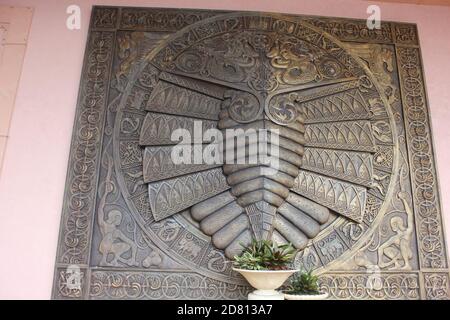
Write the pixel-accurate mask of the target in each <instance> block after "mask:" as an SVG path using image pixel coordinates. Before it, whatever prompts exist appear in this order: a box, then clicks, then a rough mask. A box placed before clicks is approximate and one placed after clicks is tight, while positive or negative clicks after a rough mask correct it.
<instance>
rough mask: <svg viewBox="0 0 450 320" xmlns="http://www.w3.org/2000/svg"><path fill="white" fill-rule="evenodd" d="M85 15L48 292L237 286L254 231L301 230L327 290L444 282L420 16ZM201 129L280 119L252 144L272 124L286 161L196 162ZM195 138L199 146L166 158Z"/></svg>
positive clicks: (305, 255) (114, 293)
mask: <svg viewBox="0 0 450 320" xmlns="http://www.w3.org/2000/svg"><path fill="white" fill-rule="evenodd" d="M91 20H92V23H91V26H90V34H89V39H88V45H87V52H86V61H85V64H84V67H83V75H82V82H81V88H80V98H79V103H78V109H77V113H76V117H77V118H76V123H75V127H74V135H73V137H74V138H73V143H72V149H71V156H70V163H69V171H68V176H67V187H66V193H65V201H64V210H63V217H62V220H61V233H60V244H59V247H58V257H57V265H56V268H55V280H54V287H53V297H54V298H58V299H85V298H87V299H105V298H106V299H180V298H185V299H239V298H242V297H244V296H245V295H246V294H247V291H248V290H249V288H248V287H247V285H246V284H245V283H244V282H243V280H242V278H240V277H239V276H238V275H237V274H236V273H235V272H233V270H232V264H231V263H230V259H231V258H233V256H234V255H235V254H238V253H239V252H240V251H241V250H242V244H244V245H245V244H247V243H249V242H250V241H251V240H252V239H273V240H274V241H276V242H279V243H287V242H291V243H293V245H294V246H295V247H296V248H297V249H299V250H298V253H297V255H296V258H295V261H294V263H293V267H295V268H306V269H308V270H311V269H313V270H315V272H316V273H318V274H319V275H320V283H321V290H322V291H325V292H327V293H328V294H329V296H330V298H332V299H419V298H422V299H445V298H448V294H449V291H450V288H449V283H450V280H449V279H450V278H449V276H448V261H447V255H446V252H447V248H446V245H445V242H444V232H443V228H442V216H441V209H440V205H439V202H440V201H439V195H438V192H437V189H438V186H437V183H436V181H437V177H436V172H435V167H434V160H433V148H432V143H431V131H430V128H429V123H428V118H429V115H428V109H427V101H426V96H425V88H424V83H423V72H422V69H421V59H420V48H419V47H418V37H417V29H416V27H415V26H414V25H412V24H407V23H395V22H389V23H386V22H382V24H381V28H380V29H374V30H369V29H368V28H367V26H366V21H365V20H353V19H339V18H321V17H306V16H295V15H283V14H270V13H252V12H223V11H212V10H205V11H202V10H180V9H161V8H118V7H94V9H93V16H92V19H91ZM177 129H184V130H185V131H184V132H185V133H187V135H188V136H190V137H186V138H187V139H181V137H180V136H179V135H178V139H177V135H174V136H172V134H173V132H174V131H175V130H177ZM209 129H219V130H220V132H221V133H222V134H223V133H225V132H226V130H227V129H241V130H248V129H251V130H256V131H257V130H259V129H275V130H278V132H277V133H270V134H269V135H267V136H264V135H262V136H258V137H257V138H256V141H252V142H250V141H249V143H247V145H250V144H252V143H254V144H258V143H260V142H265V140H266V139H267V140H268V139H269V138H271V137H272V136H273V137H277V138H278V141H277V140H275V141H274V142H273V144H274V145H276V146H278V147H279V163H278V166H275V165H274V164H273V163H270V162H269V163H268V162H264V161H257V162H256V163H252V164H250V163H246V164H240V163H239V164H238V163H220V162H219V163H206V162H205V163H203V162H198V161H196V160H195V158H196V156H198V154H197V153H196V152H199V151H204V150H207V148H208V147H209V146H210V145H209V144H210V143H211V142H212V140H211V138H208V137H205V136H202V135H199V133H200V134H201V133H205V132H206V131H207V130H209ZM210 132H211V130H210ZM174 138H175V139H174ZM193 140H195V141H196V142H197V143H198V144H199V146H198V148H197V149H194V148H192V149H186V150H189V152H187V153H186V156H187V157H188V158H189V157H190V158H191V160H192V158H194V161H193V162H191V163H189V162H181V163H179V162H178V161H177V162H175V161H174V159H173V158H172V152H173V151H174V150H178V149H176V148H177V147H180V148H181V147H185V146H187V145H188V144H190V143H191V142H192V141H193ZM180 142H181V145H179V146H177V144H178V143H180ZM215 142H220V141H215ZM225 142H227V141H225ZM224 146H225V150H227V143H226V144H225V145H224ZM230 148H231V147H230ZM233 148H234V147H233ZM269 150H270V144H269ZM219 153H221V152H219ZM262 154H263V153H262V152H261V151H260V150H257V152H256V155H257V156H259V155H262ZM269 154H271V151H269ZM183 155H184V154H183ZM252 156H254V154H252V153H243V154H240V156H238V157H235V159H238V158H239V160H244V162H247V161H248V160H250V159H251V157H252ZM197 160H198V159H197ZM259 160H261V159H259ZM400 168H405V169H408V168H409V170H405V169H401V170H400ZM271 169H276V170H275V171H274V172H272V173H274V174H269V172H268V171H267V170H271ZM74 265H75V266H77V265H79V266H80V267H79V275H80V279H79V280H80V281H78V282H77V284H78V285H79V288H78V287H77V288H75V289H74V288H71V287H69V286H68V284H71V283H72V278H73V276H74V273H73V270H72V269H71V268H73V266H74Z"/></svg>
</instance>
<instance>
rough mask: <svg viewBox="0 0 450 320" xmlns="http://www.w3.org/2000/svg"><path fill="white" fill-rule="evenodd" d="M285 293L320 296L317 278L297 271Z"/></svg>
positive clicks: (307, 272) (311, 274) (310, 272)
mask: <svg viewBox="0 0 450 320" xmlns="http://www.w3.org/2000/svg"><path fill="white" fill-rule="evenodd" d="M286 293H288V294H299V295H300V294H301V295H313V294H320V291H319V281H318V277H317V276H316V275H314V274H313V273H312V270H310V271H299V272H298V273H297V274H295V275H294V276H292V277H291V281H290V284H289V286H288V287H287V290H286Z"/></svg>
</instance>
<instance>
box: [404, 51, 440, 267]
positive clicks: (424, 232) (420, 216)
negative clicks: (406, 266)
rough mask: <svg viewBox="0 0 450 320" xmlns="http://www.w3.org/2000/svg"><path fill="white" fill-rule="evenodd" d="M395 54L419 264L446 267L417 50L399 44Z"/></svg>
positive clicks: (427, 118)
mask: <svg viewBox="0 0 450 320" xmlns="http://www.w3.org/2000/svg"><path fill="white" fill-rule="evenodd" d="M397 56H398V65H399V69H400V80H401V82H402V88H403V91H402V92H403V103H404V106H403V108H404V112H405V130H406V137H407V141H408V145H409V146H410V147H409V149H410V150H409V151H410V152H409V161H410V170H411V179H412V187H413V199H414V209H415V210H414V212H415V215H416V224H417V232H418V234H417V236H418V238H419V253H420V264H421V266H422V267H425V268H447V266H448V265H447V257H446V248H445V243H444V235H443V230H442V218H441V208H440V205H439V195H438V187H437V179H436V168H435V164H434V160H433V146H432V143H431V133H430V124H429V116H428V110H427V105H426V98H425V91H424V87H423V85H424V84H423V76H422V72H421V70H420V54H419V50H418V49H416V48H405V47H398V48H397Z"/></svg>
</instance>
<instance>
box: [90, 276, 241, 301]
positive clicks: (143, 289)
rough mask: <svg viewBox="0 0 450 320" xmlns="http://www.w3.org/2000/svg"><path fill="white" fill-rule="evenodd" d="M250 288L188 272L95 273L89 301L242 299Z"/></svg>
mask: <svg viewBox="0 0 450 320" xmlns="http://www.w3.org/2000/svg"><path fill="white" fill-rule="evenodd" d="M249 291H250V288H248V287H246V286H243V285H229V284H227V285H226V284H224V283H223V282H220V281H217V280H213V279H210V278H205V277H202V276H200V275H198V274H196V273H193V272H191V273H189V272H166V271H163V270H156V271H152V272H147V273H145V274H144V275H143V274H141V273H139V272H124V271H107V270H105V271H95V272H93V274H92V279H91V290H90V298H91V299H130V298H131V299H137V300H140V299H151V300H159V299H186V300H203V299H214V300H224V299H225V300H228V299H243V298H245V297H246V295H247V293H248V292H249Z"/></svg>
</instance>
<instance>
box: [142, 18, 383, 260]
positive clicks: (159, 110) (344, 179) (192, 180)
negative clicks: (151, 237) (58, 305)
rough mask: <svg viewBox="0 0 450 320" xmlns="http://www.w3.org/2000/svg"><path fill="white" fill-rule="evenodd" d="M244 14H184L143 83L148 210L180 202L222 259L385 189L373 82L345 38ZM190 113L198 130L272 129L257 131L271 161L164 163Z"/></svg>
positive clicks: (283, 238)
mask: <svg viewBox="0 0 450 320" xmlns="http://www.w3.org/2000/svg"><path fill="white" fill-rule="evenodd" d="M230 19H231V18H230ZM251 19H252V18H250V21H252V20H251ZM254 19H255V21H254V23H255V25H252V23H253V22H251V23H249V25H248V26H247V25H245V26H239V29H240V31H234V30H233V29H230V30H226V29H227V28H229V27H230V28H231V25H228V24H229V23H231V21H234V22H235V23H237V24H239V23H240V22H239V21H235V20H233V19H231V20H226V21H225V22H218V24H217V26H219V27H217V28H219V29H220V30H222V29H223V30H222V31H220V32H219V30H218V29H217V30H216V29H214V30H215V31H214V32H213V31H211V32H210V31H207V30H205V29H202V28H201V27H198V29H196V26H195V25H194V26H193V27H192V30H190V31H186V32H183V33H180V34H176V35H175V36H173V37H171V38H169V39H168V40H165V41H166V42H165V44H164V45H162V46H160V48H159V49H158V50H157V52H156V53H155V54H154V55H153V56H152V57H151V58H150V62H151V63H150V64H149V67H148V68H147V69H146V70H148V71H147V74H146V76H145V77H144V80H145V83H143V85H144V86H148V87H151V90H152V91H151V95H150V98H149V99H148V102H147V105H146V111H147V112H148V113H147V115H146V118H145V120H144V123H143V125H142V129H141V135H140V145H141V147H143V148H145V151H144V153H143V159H142V161H143V175H144V182H145V183H146V184H147V185H148V194H149V202H150V208H151V211H152V215H153V217H154V219H155V220H156V221H162V220H164V219H166V218H168V217H171V216H173V215H174V214H177V213H181V214H182V216H183V217H185V218H186V219H188V220H189V221H190V223H192V224H193V225H194V226H195V227H196V228H198V229H199V230H201V232H202V233H204V234H205V235H206V236H209V237H211V242H212V244H213V245H214V246H215V247H216V248H218V249H221V250H223V251H224V253H225V255H226V256H227V257H229V258H232V257H233V256H234V255H235V254H237V253H239V252H240V250H242V246H241V244H244V245H245V244H247V243H249V242H250V241H251V239H253V238H256V239H273V240H275V241H277V242H280V243H286V242H291V243H293V244H294V246H295V247H296V248H298V249H303V248H305V247H306V245H307V244H308V242H309V240H310V239H312V238H314V237H316V236H317V235H318V234H319V232H320V231H321V230H322V229H323V228H324V226H325V225H326V224H327V222H328V221H329V220H330V219H331V218H330V217H332V216H335V214H338V215H342V216H344V217H346V218H348V219H351V220H352V221H354V222H357V223H359V222H361V221H362V219H363V214H364V210H365V205H366V191H367V189H368V188H373V187H374V188H381V189H380V190H382V189H383V185H382V183H378V182H377V180H376V177H375V176H374V174H373V156H374V154H375V152H376V144H375V140H376V138H380V137H376V134H377V132H378V133H379V132H381V133H382V134H384V135H385V137H384V138H386V139H389V138H390V137H389V132H387V135H386V132H384V131H383V130H377V129H378V128H379V127H380V128H381V126H378V127H376V122H373V121H372V118H373V116H374V113H375V112H376V110H375V109H374V110H372V107H373V106H380V104H381V105H382V102H381V100H380V99H379V98H378V91H377V90H376V88H375V87H374V86H373V84H372V82H371V80H370V77H368V76H367V75H366V71H364V69H363V68H362V67H360V66H359V65H358V63H356V62H355V61H354V60H352V59H353V58H352V57H351V56H349V55H348V54H347V53H346V51H345V50H344V49H343V48H341V47H340V46H339V45H337V44H335V43H333V41H332V40H331V39H329V38H327V37H325V36H322V37H321V38H320V39H319V38H314V37H313V36H312V33H311V34H310V33H308V32H309V31H308V30H309V29H308V27H307V26H303V27H302V28H303V29H302V28H299V29H298V30H296V31H295V32H296V33H295V32H294V30H290V29H289V30H287V29H283V28H281V26H278V27H280V29H279V30H275V29H271V30H268V29H267V26H264V25H259V23H260V22H261V21H260V20H259V19H260V18H259V17H255V18H254ZM258 21H259V22H258ZM214 28H215V26H214ZM273 28H275V27H273ZM194 30H195V31H194ZM369 101H370V103H369ZM377 112H378V111H377ZM200 120H201V121H202V122H201V123H202V124H201V125H202V128H203V129H205V130H206V129H208V128H217V129H219V130H222V131H223V132H225V131H226V130H228V129H243V130H248V129H255V130H258V129H268V130H269V131H271V130H275V131H274V132H276V133H273V132H269V134H268V137H266V139H268V138H269V137H271V136H272V135H276V138H277V139H275V140H274V141H276V142H274V143H276V147H278V164H277V166H276V167H274V166H273V165H272V164H271V163H266V162H257V163H249V162H248V161H244V163H243V164H241V163H239V162H238V163H225V164H205V163H190V164H175V163H173V161H172V160H171V158H170V154H171V149H172V148H173V145H175V144H176V143H177V142H174V141H171V140H170V135H171V132H173V130H175V129H178V128H183V129H186V130H188V131H189V132H191V133H194V130H195V129H194V128H195V126H196V124H195V123H196V122H197V121H200ZM384 124H386V123H384ZM386 125H387V127H388V131H389V125H388V124H386ZM374 126H375V127H374ZM261 139H263V138H262V137H260V136H258V141H253V143H259V142H261ZM267 141H269V142H270V141H271V139H268V140H267ZM202 143H203V144H204V145H206V144H207V143H208V141H206V140H203V141H202ZM259 152H260V151H259V150H258V153H259ZM258 155H259V154H258ZM250 156H251V155H250V154H249V153H248V152H246V153H245V156H244V159H243V160H248V158H249V157H250ZM241 160H242V159H241ZM332 213H333V214H332Z"/></svg>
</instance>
